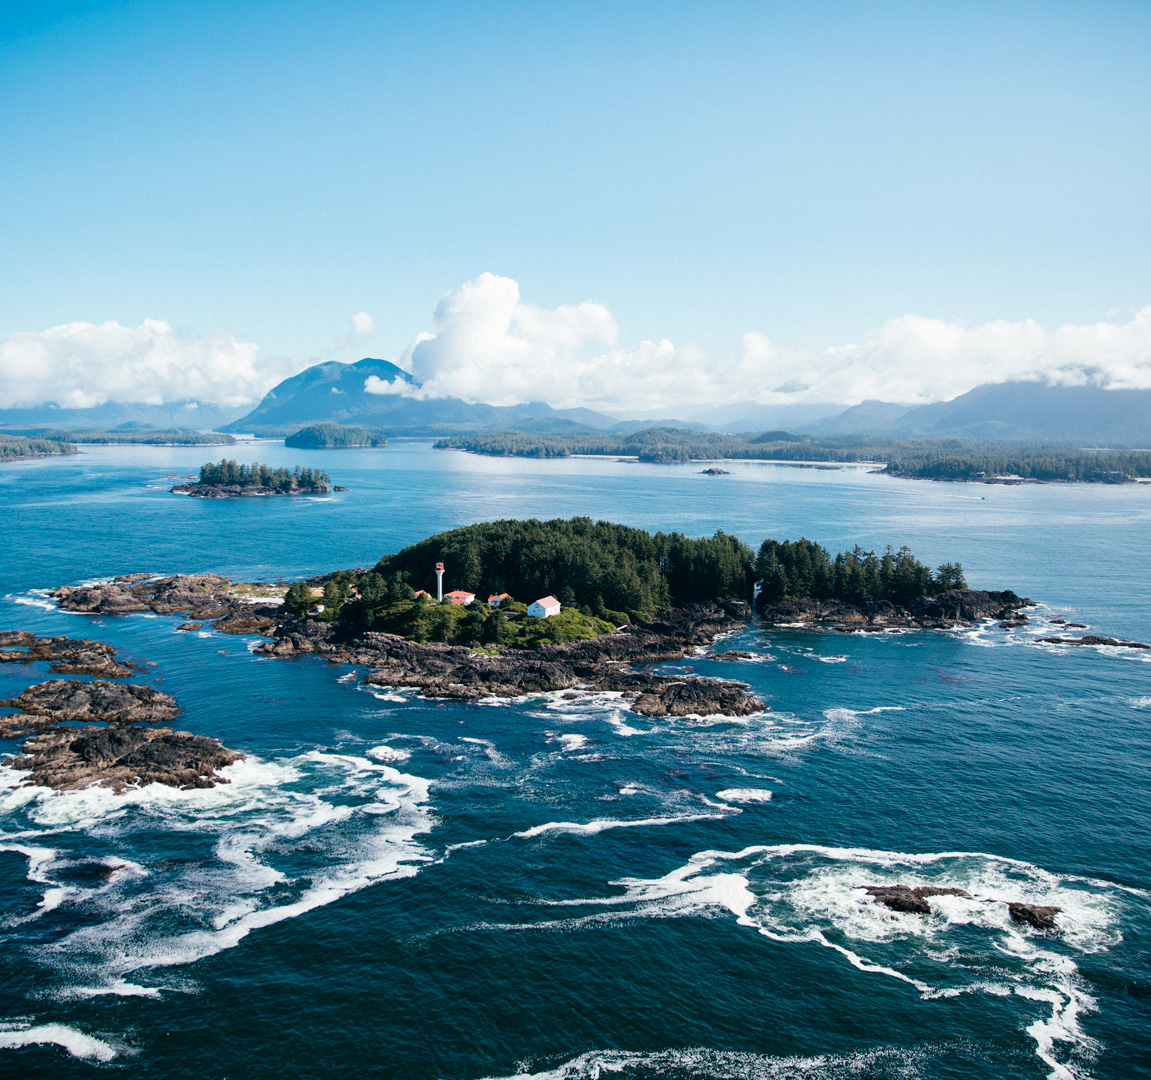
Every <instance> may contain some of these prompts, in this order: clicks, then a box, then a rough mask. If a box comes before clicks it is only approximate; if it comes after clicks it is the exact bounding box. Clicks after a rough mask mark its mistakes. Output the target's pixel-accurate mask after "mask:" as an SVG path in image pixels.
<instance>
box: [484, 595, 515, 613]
mask: <svg viewBox="0 0 1151 1080" xmlns="http://www.w3.org/2000/svg"><path fill="white" fill-rule="evenodd" d="M511 598H512V597H511V593H506V592H501V593H492V595H491V596H489V597H488V607H490V608H491V609H492V611H495V609H496V608H498V607H499V606H500V605H502V604H503V603H505V602H506V601H508V600H510V599H511Z"/></svg>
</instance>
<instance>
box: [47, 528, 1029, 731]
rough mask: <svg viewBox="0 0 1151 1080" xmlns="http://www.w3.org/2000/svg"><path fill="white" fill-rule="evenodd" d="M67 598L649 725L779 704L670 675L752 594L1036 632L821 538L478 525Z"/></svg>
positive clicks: (860, 619)
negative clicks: (291, 572) (292, 575)
mask: <svg viewBox="0 0 1151 1080" xmlns="http://www.w3.org/2000/svg"><path fill="white" fill-rule="evenodd" d="M445 585H446V586H447V591H445ZM52 595H53V596H54V598H55V599H56V601H57V603H58V604H59V605H60V607H61V608H62V609H64V610H68V611H77V612H91V613H98V614H117V613H125V614H126V613H130V612H134V611H147V610H151V611H154V612H157V613H158V614H162V615H176V616H180V617H183V618H188V617H191V618H192V619H195V620H197V625H198V624H201V623H206V622H208V621H212V625H213V627H214V628H215V629H217V630H220V631H225V632H231V633H255V634H260V635H262V636H264V637H266V638H268V639H269V640H268V641H267V642H265V643H264V644H261V645H259V646H257V647H256V650H255V651H256V652H257V653H259V654H262V655H265V656H269V657H295V656H305V655H319V656H323V657H325V658H327V659H328V660H330V661H332V662H335V663H342V664H352V665H356V666H358V667H366V668H369V669H371V670H370V671H369V673H368V674H367V675H366V676H365V681H366V682H368V683H370V684H373V685H379V686H390V687H412V688H415V689H417V690H418V691H419V692H420V693H421V694H422V695H424V696H427V697H441V698H455V699H459V700H465V701H470V700H478V699H482V698H489V697H519V696H522V695H525V694H532V693H545V692H564V693H569V694H573V695H579V694H581V693H587V692H593V691H600V692H602V691H609V692H615V693H618V694H620V696H621V697H622V698H623V700H625V701H627V702H628V703H629V706H630V708H631V709H632V711H634V712H636V713H639V714H641V715H644V716H650V717H663V716H682V717H697V716H706V715H727V716H746V715H749V714H751V713H756V712H760V711H763V710H764V709H765V708H766V706H765V705H764V704H763V702H761V701H760V700H759V699H757V698H756V697H755V696H754V695H753V694H751V693H750V692H749V690H750V688H749V687H748V685H747V684H746V683H742V682H735V681H731V680H727V679H718V678H710V677H702V676H698V675H695V674H690V673H684V672H682V671H669V670H667V669H666V668H663V667H661V666H660V665H664V664H667V663H675V662H678V661H682V660H684V659H685V658H686V657H688V656H691V655H693V654H694V653H696V651H697V650H699V649H700V648H705V647H707V646H709V645H711V644H712V643H713V642H714V641H715V640H716V639H717V638H718V637H719V636H720V635H721V634H726V633H731V632H733V631H737V630H741V629H744V628H745V627H746V626H747V625H748V623H749V622H750V621H751V620H752V618H753V614H754V612H753V606H752V604H751V603H750V601H751V598H752V597H753V595H755V596H757V603H756V607H757V608H758V610H759V612H760V614H761V615H762V617H763V619H764V621H765V622H766V623H768V624H773V625H778V624H780V623H788V624H791V625H810V626H825V627H827V628H837V629H869V630H882V629H890V628H895V627H919V628H932V629H934V628H946V627H954V626H967V625H972V624H974V623H977V622H980V621H983V620H986V619H1003V620H1010V625H1020V624H1021V623H1022V622H1024V621H1026V620H1025V617H1024V616H1022V615H1020V614H1019V611H1020V609H1021V608H1022V607H1025V606H1027V605H1028V604H1029V603H1030V601H1028V600H1025V599H1023V598H1021V597H1019V596H1017V595H1016V594H1015V593H1013V592H1009V591H1003V592H993V593H986V592H980V591H978V590H972V589H968V588H967V586H966V582H965V581H964V578H963V571H962V568H961V567H960V566H959V565H958V564H956V563H945V564H943V565H942V566H940V567H939V568H938V569H937V570H935V571H934V572H933V571H931V570H930V569H929V568H928V567H926V566H925V565H924V564H922V563H920V562H919V561H918V560H917V559H915V558H914V556H912V555H911V553H910V552H909V551H908V550H907V549H906V548H903V549H900V550H899V551H898V552H896V551H893V550H888V551H887V552H885V553H884V554H883V555H876V554H875V553H873V552H865V551H862V550H861V549H858V548H856V549H854V550H853V551H850V552H844V553H842V554H841V555H839V556H836V557H835V558H834V559H833V558H832V557H831V556H830V554H829V553H828V552H827V551H826V549H824V548H822V547H821V546H820V545H818V544H813V543H812V542H811V541H808V540H799V541H794V542H791V541H774V540H768V541H765V543H764V544H763V545H762V546H761V548H760V549H759V552H758V554H757V553H756V552H755V551H753V550H752V549H751V548H750V547H748V546H747V545H746V544H744V543H743V542H742V541H740V540H739V539H738V538H736V537H734V536H730V535H728V534H726V533H723V532H717V533H716V534H715V535H714V536H711V537H703V538H699V539H695V538H691V537H687V536H685V535H683V534H682V533H676V532H672V533H655V534H652V533H649V532H646V531H644V530H642V529H634V528H629V527H626V526H623V525H616V524H613V523H611V522H606V521H599V522H593V521H591V520H590V519H589V518H571V519H556V520H552V521H538V520H535V519H532V520H529V521H517V520H506V521H492V522H484V523H481V524H477V525H469V526H466V527H464V528H459V529H452V530H450V531H448V532H444V533H440V534H438V535H436V536H433V537H429V538H428V539H426V540H422V541H420V542H419V543H416V544H412V545H410V546H409V547H406V548H404V549H403V550H402V551H399V552H397V553H396V554H392V555H385V556H384V557H383V558H381V559H380V560H379V562H377V564H376V565H375V566H374V567H371V568H369V569H350V570H338V571H334V572H332V573H328V574H323V575H320V576H318V577H315V578H311V579H309V580H307V581H297V582H293V583H292V584H290V585H286V584H285V585H279V586H271V585H261V586H255V585H247V586H245V585H238V584H236V583H233V582H231V581H229V580H228V579H226V578H221V577H217V576H215V575H207V574H204V575H194V576H178V577H175V578H156V577H154V576H151V575H146V574H138V575H137V574H130V575H125V576H123V577H121V578H117V579H114V580H113V581H111V582H108V583H103V584H95V585H82V586H71V587H68V586H66V587H63V588H60V589H57V590H55V592H54V593H53V594H52Z"/></svg>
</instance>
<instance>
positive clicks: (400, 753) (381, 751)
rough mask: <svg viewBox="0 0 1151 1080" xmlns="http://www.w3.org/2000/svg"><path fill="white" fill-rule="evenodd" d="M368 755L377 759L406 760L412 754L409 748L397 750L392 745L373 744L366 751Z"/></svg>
mask: <svg viewBox="0 0 1151 1080" xmlns="http://www.w3.org/2000/svg"><path fill="white" fill-rule="evenodd" d="M367 754H368V757H374V758H375V759H376V760H377V761H393V762H400V761H407V760H408V758H410V757H411V756H412V752H411V751H410V750H399V749H397V748H396V747H394V746H373V747H372V748H371V749H370V750H369V751H367Z"/></svg>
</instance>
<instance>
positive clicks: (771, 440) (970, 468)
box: [436, 427, 1151, 483]
mask: <svg viewBox="0 0 1151 1080" xmlns="http://www.w3.org/2000/svg"><path fill="white" fill-rule="evenodd" d="M436 447H437V448H438V449H458V450H469V451H471V452H473V453H477V454H486V455H490V456H497V457H503V456H515V457H534V458H551V457H568V456H569V455H571V454H606V455H617V456H621V457H637V458H638V459H639V460H640V461H647V462H655V463H673V462H685V461H708V460H716V459H720V460H729V459H740V458H742V459H747V460H752V461H817V462H844V463H850V462H868V461H870V462H884V463H886V469H885V471H886V472H887V473H889V474H890V475H893V476H900V477H908V478H914V479H924V480H977V481H980V480H981V481H989V480H995V479H997V478H1000V477H1018V478H1022V479H1025V480H1044V481H1049V480H1078V481H1086V482H1107V483H1114V482H1122V481H1130V480H1133V479H1135V478H1146V477H1151V452H1148V451H1140V450H1130V451H1107V450H1082V449H1079V448H1078V447H1073V446H1052V445H1024V446H1019V445H996V444H993V443H982V442H969V441H964V440H961V439H894V438H885V437H872V436H843V437H836V438H832V437H822V438H821V437H818V436H813V435H797V434H793V433H790V432H786V431H767V432H763V433H762V434H759V435H724V434H719V433H715V432H701V431H691V430H687V429H684V428H666V427H663V428H645V429H643V430H642V431H637V432H634V433H633V434H631V435H626V436H625V435H616V434H610V433H595V434H586V435H531V434H527V433H524V432H519V431H508V432H499V433H496V434H485V435H465V436H455V437H453V438H447V439H441V440H439V441H438V442H437V443H436Z"/></svg>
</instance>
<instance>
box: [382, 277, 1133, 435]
mask: <svg viewBox="0 0 1151 1080" xmlns="http://www.w3.org/2000/svg"><path fill="white" fill-rule="evenodd" d="M434 324H435V332H434V333H423V334H420V335H419V336H418V337H417V338H416V340H415V341H413V342H412V344H411V345H410V346H408V349H407V350H406V351H405V353H404V355H403V357H402V358H401V360H400V363H401V364H402V365H403V366H405V367H408V368H409V369H410V370H411V372H412V374H413V375H414V376H415V378H416V380H417V381H419V382H421V383H422V384H423V395H422V396H446V395H450V396H455V397H462V398H465V399H467V400H469V401H487V402H491V403H493V404H513V403H516V402H524V401H547V402H548V403H549V404H552V405H555V406H559V407H570V406H575V405H586V406H589V407H591V408H599V409H609V410H613V411H621V410H622V411H629V410H631V411H643V412H645V413H648V414H649V415H650V414H651V413H652V412H653V411H658V410H662V409H671V408H675V407H684V406H696V407H705V406H709V405H725V404H732V403H739V402H752V401H756V402H762V403H766V404H783V403H805V402H840V403H843V404H854V403H856V402H859V401H862V400H864V399H866V398H881V399H884V400H887V401H904V402H925V401H936V400H940V399H943V398H950V397H954V396H955V395H957V394H961V393H964V392H965V391H967V390H970V389H971V388H972V387H974V386H977V385H979V384H981V383H987V382H1004V381H1007V380H1011V379H1036V380H1040V379H1041V380H1046V381H1049V382H1053V383H1063V384H1072V383H1084V382H1088V381H1090V382H1094V383H1097V384H1098V385H1103V386H1109V387H1113V388H1151V307H1147V308H1144V309H1143V310H1142V311H1140V312H1138V313H1137V314H1136V315H1135V316H1134V318H1133V319H1132V320H1131V321H1130V322H1126V323H1112V322H1104V323H1097V324H1094V325H1090V326H1076V325H1069V326H1064V327H1060V328H1059V329H1056V330H1054V331H1047V330H1045V329H1044V328H1043V327H1041V326H1040V325H1039V324H1038V323H1036V322H1034V321H1033V320H1030V319H1027V320H1023V321H1020V322H1009V321H1006V320H995V321H992V322H988V323H984V324H983V325H979V326H974V327H967V326H964V325H962V324H960V323H956V322H948V321H945V320H941V319H931V318H926V317H924V316H921V315H903V316H901V317H899V318H896V319H891V320H889V321H888V322H886V323H884V324H883V325H882V326H881V327H880V328H879V329H877V330H875V331H873V332H871V333H869V334H868V335H867V336H866V337H865V338H864V339H863V340H862V342H861V343H859V344H847V345H838V346H834V347H831V348H828V349H824V350H822V351H816V350H804V349H795V348H788V347H786V346H782V345H779V344H777V343H775V342H773V341H771V340H770V339H769V338H768V337H767V336H766V335H764V334H762V333H760V332H758V331H750V332H748V333H746V334H744V335H743V338H742V340H741V343H740V347H739V349H738V350H736V351H735V352H734V354H733V355H730V356H726V357H718V358H717V357H714V356H709V355H707V354H706V353H704V352H703V351H702V350H701V349H699V348H697V347H694V346H691V345H686V346H676V345H674V344H672V342H670V341H668V340H666V339H664V340H660V341H640V342H638V343H637V344H634V345H630V346H627V345H621V344H620V343H619V337H620V332H619V327H618V325H617V324H616V321H615V319H614V318H613V317H612V315H611V312H610V311H608V309H607V308H606V307H604V306H603V305H602V304H598V303H595V302H593V301H590V300H589V301H584V302H583V303H581V304H576V305H562V306H560V307H556V308H543V307H537V306H534V305H531V304H526V303H524V302H523V301H522V300H521V298H520V290H519V285H518V284H517V283H516V282H515V281H513V280H512V279H511V278H505V277H499V276H497V275H495V274H490V273H487V274H481V275H480V276H479V277H478V278H476V279H475V280H474V281H469V282H466V283H465V284H464V285H462V286H461V287H460V288H459V289H456V290H454V291H453V292H450V293H448V294H447V295H446V296H445V297H444V299H443V300H442V301H441V302H440V304H439V306H438V307H437V308H436V312H435V318H434ZM385 386H388V388H387V389H385V388H384V387H385ZM372 392H374V393H392V392H410V391H404V390H403V388H402V387H391V386H390V384H382V385H381V387H380V388H379V389H373V390H372Z"/></svg>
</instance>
